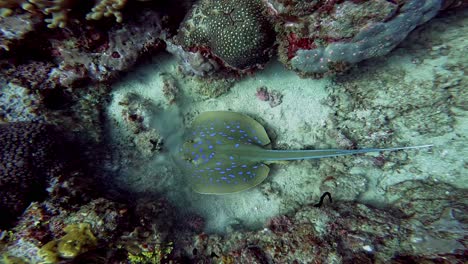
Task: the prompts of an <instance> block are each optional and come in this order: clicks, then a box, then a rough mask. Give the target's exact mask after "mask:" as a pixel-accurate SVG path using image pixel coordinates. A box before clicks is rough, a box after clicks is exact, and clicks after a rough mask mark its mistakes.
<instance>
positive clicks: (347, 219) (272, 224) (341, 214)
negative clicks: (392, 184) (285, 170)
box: [174, 189, 463, 263]
mask: <svg viewBox="0 0 468 264" xmlns="http://www.w3.org/2000/svg"><path fill="white" fill-rule="evenodd" d="M426 191H427V189H426ZM431 200H435V201H437V200H438V198H434V199H431ZM452 201H453V199H452ZM408 202H409V200H408ZM448 203H450V202H448V201H447V202H445V203H444V204H445V205H447V204H448ZM442 218H443V216H442ZM416 219H424V215H414V214H412V215H405V214H403V213H402V212H401V211H398V210H388V209H387V210H381V209H376V208H372V207H370V206H366V205H362V204H354V203H339V204H335V205H331V206H330V205H326V206H323V208H321V209H317V208H315V207H313V206H305V207H303V208H302V209H300V210H299V211H298V212H296V213H295V214H294V215H292V216H284V215H283V216H277V217H275V218H273V219H271V220H270V221H269V222H268V223H267V225H266V226H265V228H264V229H263V230H260V231H254V232H234V233H231V234H229V235H227V236H225V237H220V236H217V235H210V236H208V235H205V234H201V235H198V236H196V237H194V238H193V240H194V241H193V246H192V247H183V248H180V247H177V241H176V242H175V245H176V247H175V253H174V256H178V257H182V256H185V257H187V258H189V259H191V261H195V262H203V261H210V259H213V260H214V261H219V262H223V263H268V262H272V261H274V262H278V263H313V262H326V263H350V262H356V261H357V260H358V261H359V262H360V263H373V262H388V261H395V260H398V259H403V258H420V259H427V260H437V259H441V258H444V259H446V260H450V261H457V260H459V259H460V258H462V255H463V250H462V246H461V244H459V243H458V242H456V241H457V240H458V239H461V238H462V237H463V235H462V234H461V233H460V232H459V231H460V230H456V229H443V226H440V227H439V232H441V231H442V230H447V232H448V233H449V234H445V237H449V238H450V239H449V241H450V245H453V243H458V245H457V246H456V247H455V248H451V249H449V247H445V248H444V250H442V251H438V252H433V251H431V250H430V249H429V248H427V249H425V250H419V249H418V248H416V247H417V244H418V243H419V242H418V241H416V240H415V239H414V237H413V236H414V235H417V234H416V233H415V232H417V231H415V230H414V228H413V223H414V221H417V220H416ZM438 221H442V220H438ZM437 223H439V222H437ZM455 226H456V225H455ZM418 232H419V231H418ZM427 232H430V231H427ZM421 234H426V233H425V231H421ZM439 235H441V234H440V233H439ZM435 241H437V243H441V245H442V244H443V243H444V242H448V240H443V239H440V237H439V238H436V239H435V240H434V241H433V242H435ZM181 243H182V242H181ZM442 252H444V253H442Z"/></svg>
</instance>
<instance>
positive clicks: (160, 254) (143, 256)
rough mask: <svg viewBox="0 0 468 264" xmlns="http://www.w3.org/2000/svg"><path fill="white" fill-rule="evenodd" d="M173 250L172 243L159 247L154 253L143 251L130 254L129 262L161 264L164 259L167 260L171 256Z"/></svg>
mask: <svg viewBox="0 0 468 264" xmlns="http://www.w3.org/2000/svg"><path fill="white" fill-rule="evenodd" d="M172 249H173V244H172V242H171V243H169V244H167V245H166V246H164V247H157V248H155V249H154V250H153V251H146V250H142V251H141V252H139V253H135V254H134V253H130V252H129V253H128V261H129V262H130V263H131V264H136V263H151V264H159V263H161V261H162V260H163V259H166V258H167V256H168V255H169V254H171V252H172Z"/></svg>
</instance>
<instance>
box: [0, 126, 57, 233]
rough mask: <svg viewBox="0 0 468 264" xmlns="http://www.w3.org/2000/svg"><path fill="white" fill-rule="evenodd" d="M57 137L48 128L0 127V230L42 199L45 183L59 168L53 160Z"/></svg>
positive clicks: (50, 127) (55, 160)
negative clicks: (35, 201) (32, 203)
mask: <svg viewBox="0 0 468 264" xmlns="http://www.w3.org/2000/svg"><path fill="white" fill-rule="evenodd" d="M59 138H60V137H59V134H58V133H57V130H56V129H55V128H54V127H53V126H50V125H45V124H36V123H28V122H20V123H8V124H1V125H0V146H1V148H0V215H1V216H2V217H1V218H0V227H1V226H5V225H8V224H11V222H12V221H13V220H14V219H15V218H16V216H18V215H19V214H21V213H22V212H23V210H24V209H25V208H26V207H27V206H28V205H29V203H30V202H31V201H34V200H38V199H41V198H43V197H44V196H45V194H46V185H47V180H48V179H49V178H50V177H51V176H52V175H55V173H57V172H59V171H60V169H61V168H62V164H61V163H60V162H58V161H57V159H56V154H57V148H56V144H55V142H56V141H55V140H57V139H59Z"/></svg>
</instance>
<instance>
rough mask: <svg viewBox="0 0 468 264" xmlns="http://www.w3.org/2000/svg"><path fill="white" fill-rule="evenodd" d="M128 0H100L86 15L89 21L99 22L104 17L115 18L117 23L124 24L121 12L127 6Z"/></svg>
mask: <svg viewBox="0 0 468 264" xmlns="http://www.w3.org/2000/svg"><path fill="white" fill-rule="evenodd" d="M126 3H127V0H99V1H97V3H96V5H95V6H94V7H93V8H92V9H91V12H89V13H88V14H87V15H86V19H88V20H91V19H92V20H99V19H101V18H102V17H110V16H114V17H115V20H116V21H117V22H119V23H120V22H122V13H120V10H121V9H122V8H123V7H124V6H125V4H126Z"/></svg>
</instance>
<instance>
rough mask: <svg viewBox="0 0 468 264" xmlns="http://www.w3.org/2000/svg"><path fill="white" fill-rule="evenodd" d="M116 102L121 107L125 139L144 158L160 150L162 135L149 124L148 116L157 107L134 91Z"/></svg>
mask: <svg viewBox="0 0 468 264" xmlns="http://www.w3.org/2000/svg"><path fill="white" fill-rule="evenodd" d="M118 104H119V105H120V106H121V108H122V110H121V111H122V113H121V114H122V115H123V121H124V123H123V124H122V129H123V130H124V133H123V134H124V135H126V137H128V138H127V139H126V140H125V141H127V140H128V141H130V142H132V143H133V145H134V146H135V148H136V149H137V150H138V152H139V153H140V154H141V155H143V157H145V158H150V157H152V156H153V155H154V154H155V153H157V152H158V151H160V150H161V146H162V143H163V137H162V136H161V135H160V134H159V133H158V132H157V131H156V129H154V128H153V127H152V126H151V125H150V124H151V118H150V116H152V114H153V113H154V111H155V110H156V109H158V108H159V107H158V106H156V105H154V104H153V103H152V102H151V101H149V100H147V99H145V98H142V97H141V96H140V95H138V94H134V93H128V94H126V95H125V96H124V97H123V98H122V99H121V100H120V101H119V102H118Z"/></svg>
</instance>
